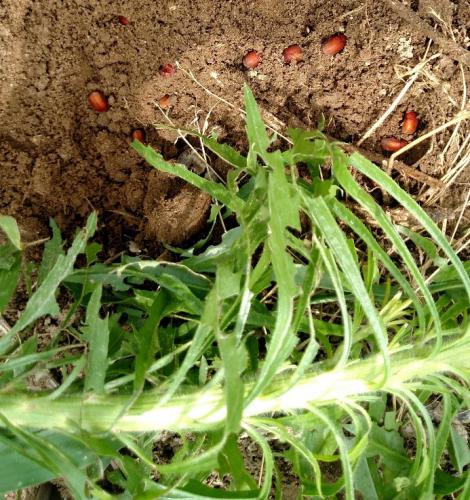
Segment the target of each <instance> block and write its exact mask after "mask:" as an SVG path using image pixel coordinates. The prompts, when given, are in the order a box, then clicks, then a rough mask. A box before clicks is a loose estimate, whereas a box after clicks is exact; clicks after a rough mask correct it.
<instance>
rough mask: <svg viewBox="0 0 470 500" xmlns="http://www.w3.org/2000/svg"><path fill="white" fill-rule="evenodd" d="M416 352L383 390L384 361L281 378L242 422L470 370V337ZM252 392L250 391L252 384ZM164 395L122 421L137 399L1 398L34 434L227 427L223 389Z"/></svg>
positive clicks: (397, 361) (399, 357)
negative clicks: (428, 352)
mask: <svg viewBox="0 0 470 500" xmlns="http://www.w3.org/2000/svg"><path fill="white" fill-rule="evenodd" d="M417 349H418V348H417V346H414V345H409V346H406V347H404V348H401V349H400V351H396V352H393V353H392V354H391V366H392V369H391V376H390V378H389V379H388V380H387V381H386V383H385V384H384V385H382V386H378V385H377V381H379V380H381V379H382V373H383V358H382V356H374V357H371V358H369V359H366V360H359V361H355V362H352V363H349V364H348V365H347V366H346V367H344V368H342V369H334V370H331V371H329V372H324V373H320V374H315V373H310V374H307V375H304V376H303V377H302V378H301V379H300V380H298V381H297V383H296V384H295V385H294V386H293V387H290V386H289V379H288V378H286V377H285V376H284V377H283V378H278V379H275V381H274V382H273V385H272V388H271V390H270V391H269V392H268V391H265V392H264V393H262V394H261V395H260V396H259V397H258V398H256V399H255V400H254V401H252V402H251V403H249V405H248V406H247V407H246V408H245V410H244V414H243V416H244V418H248V417H251V416H256V415H262V414H269V413H273V412H290V411H296V410H304V409H306V408H307V407H308V406H312V405H314V406H324V405H329V404H332V403H334V402H337V401H345V400H348V399H354V398H356V397H358V396H361V395H365V394H371V393H377V392H379V391H380V392H387V391H390V390H395V389H403V388H405V387H406V386H407V385H408V384H409V383H412V382H415V381H417V380H420V379H425V378H426V377H429V376H430V375H433V374H437V373H454V374H457V375H459V376H461V374H462V373H465V374H468V372H469V370H470V338H469V337H468V335H467V336H465V337H464V338H462V339H460V340H458V341H456V342H453V343H450V344H447V345H446V346H445V347H444V348H443V349H442V350H441V351H440V352H439V353H438V354H436V355H433V356H427V357H422V358H420V357H416V356H417ZM467 379H468V378H467ZM246 389H247V391H249V389H250V387H249V384H247V387H246ZM161 396H162V395H161V394H159V393H155V392H147V393H145V394H143V395H142V396H141V398H140V399H139V400H138V401H137V402H136V403H135V404H134V406H133V407H132V408H131V409H130V410H129V411H128V412H127V414H126V415H124V416H123V417H122V418H121V419H120V420H118V421H117V422H115V419H116V417H117V416H118V414H119V412H120V411H121V409H122V408H123V407H124V406H125V405H126V404H127V401H128V399H129V397H130V396H123V395H107V396H100V397H98V396H95V395H89V396H86V395H85V396H82V395H73V396H64V397H61V398H57V399H54V400H51V399H49V398H48V397H47V396H33V395H30V394H24V393H23V394H8V395H1V396H0V408H1V412H2V414H3V415H4V416H5V417H6V418H7V419H8V420H10V421H11V422H12V423H14V424H16V425H18V426H26V427H29V428H32V429H44V428H56V429H62V430H66V431H74V430H75V429H76V428H77V425H79V426H80V427H82V428H84V429H86V430H88V431H93V432H103V431H109V430H112V431H114V432H119V431H125V432H149V431H158V430H171V431H175V432H182V431H196V430H203V429H205V428H212V429H213V428H214V427H216V426H217V425H219V424H222V423H223V422H224V419H225V415H226V411H225V402H224V391H223V389H221V388H216V389H212V390H209V391H207V390H206V391H199V392H196V393H188V394H182V395H180V396H177V397H175V398H173V399H172V400H171V401H170V402H168V403H165V404H164V405H160V404H159V400H160V398H161ZM113 423H114V426H113V428H112V429H110V426H111V425H113ZM1 425H3V424H1V423H0V426H1Z"/></svg>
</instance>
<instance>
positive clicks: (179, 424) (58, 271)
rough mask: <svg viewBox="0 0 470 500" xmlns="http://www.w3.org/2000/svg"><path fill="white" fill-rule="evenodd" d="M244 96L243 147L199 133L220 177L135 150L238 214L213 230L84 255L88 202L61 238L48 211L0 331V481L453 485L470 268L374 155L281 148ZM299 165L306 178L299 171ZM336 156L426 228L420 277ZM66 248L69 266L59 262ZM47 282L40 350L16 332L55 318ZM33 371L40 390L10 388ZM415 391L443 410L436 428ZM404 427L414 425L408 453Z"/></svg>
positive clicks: (81, 494)
mask: <svg viewBox="0 0 470 500" xmlns="http://www.w3.org/2000/svg"><path fill="white" fill-rule="evenodd" d="M245 102H246V113H247V115H246V131H247V137H248V142H249V150H248V154H247V155H246V156H244V155H241V154H240V153H239V152H237V151H235V150H234V149H232V148H231V147H229V146H227V145H224V144H219V143H218V142H217V141H216V140H215V139H214V138H211V137H200V139H201V140H202V142H203V144H204V146H205V147H206V148H207V149H209V150H211V151H212V152H213V153H215V154H216V155H218V156H219V157H220V158H222V159H223V160H225V161H226V162H227V163H228V164H230V165H231V166H232V170H231V171H230V173H229V174H228V177H227V182H226V185H222V184H218V183H215V182H213V181H211V180H209V179H205V178H203V177H200V176H198V175H196V174H194V173H193V172H191V171H188V170H187V169H186V168H185V167H184V166H182V165H179V164H170V163H167V162H166V161H164V159H163V158H162V157H161V155H159V154H158V153H156V152H155V151H154V150H153V149H152V148H151V147H148V146H144V145H142V144H140V143H138V142H134V143H133V147H134V148H135V149H136V150H137V151H138V152H139V153H140V154H141V155H142V156H143V157H144V158H145V159H146V160H147V161H148V163H149V164H150V165H152V166H153V167H155V168H158V169H160V170H163V171H165V172H170V173H172V174H175V175H177V176H179V177H181V178H182V179H184V180H186V181H187V182H190V183H191V184H193V185H195V186H197V187H199V188H200V189H203V190H205V191H207V192H208V193H209V194H210V195H211V196H212V197H213V198H214V199H215V200H217V202H218V205H216V206H214V213H213V214H212V215H213V216H215V215H214V214H215V211H216V210H220V215H221V216H222V217H224V218H226V219H227V220H228V219H229V218H230V219H232V220H236V225H235V227H233V228H232V229H230V230H228V231H227V232H226V233H225V234H224V236H223V238H222V241H221V242H220V243H218V244H216V245H213V246H209V247H207V248H205V249H204V248H203V249H202V250H196V249H193V250H190V251H185V252H183V254H182V258H181V261H180V262H178V263H171V262H162V261H144V260H139V259H137V258H133V257H127V256H125V257H123V258H122V261H121V262H119V263H116V264H103V263H100V262H98V260H97V255H98V253H99V250H100V248H99V247H98V246H97V245H96V244H94V243H91V244H87V241H88V239H89V238H90V237H92V235H93V232H94V230H95V227H96V216H95V215H92V216H90V218H89V220H88V223H87V226H86V228H85V229H84V230H82V231H81V232H80V233H78V235H77V236H76V238H75V240H74V242H73V244H72V246H71V247H70V249H69V250H68V252H67V253H64V250H63V242H62V239H61V236H60V233H59V231H58V229H57V227H56V226H55V224H53V223H52V228H53V237H52V239H51V240H50V241H49V242H48V243H47V244H46V246H45V251H44V257H43V261H42V263H41V265H40V267H39V269H38V273H37V274H38V280H37V284H36V287H35V289H34V292H32V294H31V296H30V298H29V301H28V303H27V305H26V307H25V309H24V311H23V313H22V315H21V316H20V318H19V319H18V321H17V322H16V324H14V325H13V326H12V327H11V330H10V331H9V332H8V333H6V334H5V335H3V337H2V338H1V339H0V355H1V356H2V359H3V364H2V365H0V429H1V430H0V451H1V452H3V453H0V465H1V469H2V472H3V473H2V476H1V477H0V491H8V490H10V489H16V488H19V487H22V486H25V485H28V484H34V483H38V482H41V481H46V480H48V479H50V478H53V477H57V476H62V477H63V478H65V480H66V482H67V484H68V486H69V488H70V489H71V491H72V492H73V495H74V496H75V497H76V498H86V497H87V496H94V497H97V498H107V497H109V496H110V495H111V493H110V492H113V493H114V494H119V495H121V496H123V497H135V498H155V497H157V496H162V497H164V498H267V497H268V495H269V494H270V491H271V490H272V488H274V489H275V490H276V496H277V497H280V494H281V493H280V490H281V486H280V485H281V483H282V477H281V475H282V472H281V470H280V468H279V466H278V463H277V462H276V459H277V458H278V457H283V458H284V459H285V460H287V461H289V462H290V463H291V467H292V470H293V471H294V472H295V474H296V475H297V476H298V478H299V496H301V495H304V496H311V497H313V498H319V497H334V496H335V495H337V494H338V493H339V492H343V493H344V496H345V497H346V498H349V499H351V498H355V496H356V494H357V492H360V493H361V494H362V496H363V497H364V498H367V499H369V498H370V499H372V498H384V499H388V498H431V497H434V496H436V497H439V496H443V495H447V494H452V493H460V494H461V497H462V498H467V496H466V495H468V492H469V489H470V479H468V474H467V473H465V472H464V470H465V468H466V467H467V464H468V463H469V461H470V460H469V451H468V447H467V446H466V443H465V442H464V440H463V439H462V437H461V436H460V435H459V434H458V433H457V432H455V430H454V428H453V427H452V421H453V419H454V417H455V415H456V414H457V412H458V411H459V410H460V409H461V408H462V407H465V405H468V399H469V397H468V396H469V394H468V388H467V384H468V375H469V369H470V328H469V320H468V315H469V311H470V304H469V300H468V298H469V296H470V279H469V268H470V266H469V265H468V264H469V263H463V262H461V261H460V260H459V258H458V257H457V256H456V254H455V253H454V251H453V250H452V248H451V246H450V245H449V243H448V242H447V240H446V238H445V237H444V235H443V234H442V233H441V232H440V230H439V229H438V228H437V227H436V225H435V224H434V222H433V221H432V220H431V219H430V218H429V217H428V216H427V215H426V213H425V212H424V211H423V210H422V209H421V208H420V207H419V206H418V205H417V204H416V203H415V202H414V201H413V199H412V198H411V197H410V196H409V195H407V194H406V193H405V192H404V191H403V190H402V189H400V188H399V186H398V185H397V184H396V183H395V182H394V181H393V180H392V179H391V178H389V177H388V176H387V175H386V174H385V173H384V172H382V171H381V170H380V169H379V168H378V167H376V166H375V165H373V164H372V163H370V162H369V161H368V160H366V159H365V158H363V157H362V156H361V155H359V154H357V153H355V154H352V155H351V156H348V155H346V154H345V153H344V152H343V150H342V149H341V144H337V143H332V142H329V141H327V140H326V139H325V137H324V135H323V134H322V133H321V131H313V132H309V131H304V130H299V129H292V130H289V131H288V135H289V139H290V141H291V145H290V146H289V147H286V149H285V150H282V151H281V150H280V149H279V148H276V147H275V146H276V140H277V138H276V137H275V136H271V137H270V136H269V135H268V134H267V132H266V129H265V126H264V124H263V122H262V120H261V117H260V114H259V112H258V109H257V106H256V103H255V101H254V98H253V95H252V93H251V91H250V90H249V89H248V88H246V89H245ZM196 135H197V134H196ZM300 164H302V165H303V166H305V168H307V169H308V172H309V175H308V176H304V177H303V178H301V177H299V176H298V175H297V166H298V165H300ZM327 164H328V165H331V169H330V172H331V175H330V176H329V178H325V173H324V167H325V165H327ZM350 166H351V167H352V170H353V171H355V172H358V173H360V174H361V175H362V176H364V177H365V178H369V179H371V180H372V181H373V182H374V183H375V184H377V185H378V186H380V188H381V189H383V190H384V191H386V192H388V193H389V194H390V195H391V196H392V197H393V198H394V199H395V200H396V201H397V202H398V203H400V204H401V205H402V206H403V207H405V208H406V209H407V210H408V211H409V212H410V213H411V214H412V215H413V216H414V218H415V219H416V220H417V221H418V222H419V223H420V224H421V225H422V227H423V228H424V229H425V230H426V232H427V233H428V236H429V238H426V237H423V236H422V235H417V234H415V233H412V232H410V231H408V233H407V235H408V237H409V238H411V239H412V241H413V243H414V244H416V245H417V246H419V247H420V249H421V250H422V251H424V252H425V253H426V254H427V255H429V259H431V260H432V262H433V263H434V266H435V267H434V268H430V267H429V266H428V267H427V268H428V269H431V270H432V271H434V272H433V274H430V275H429V276H427V277H426V276H424V275H423V273H422V272H421V270H420V268H419V267H418V265H417V263H416V261H415V258H414V256H413V254H412V252H411V251H410V250H409V248H408V246H407V244H406V242H405V240H404V239H403V237H402V236H401V235H400V233H399V232H398V230H397V228H396V226H395V225H394V224H393V223H392V222H391V221H390V220H389V218H388V217H387V215H386V213H385V212H384V211H383V209H382V208H381V207H380V206H379V205H378V204H377V203H376V202H375V201H374V199H373V198H372V197H371V196H370V195H369V194H368V193H367V192H366V191H365V190H364V189H363V188H362V187H361V186H360V184H359V183H358V181H357V180H356V179H355V176H354V175H353V174H352V173H351V172H350ZM346 196H347V197H348V198H349V199H352V200H354V201H355V202H356V203H357V204H358V205H359V206H361V207H362V208H364V209H365V210H367V212H368V213H369V214H370V216H372V217H373V218H374V220H375V221H376V223H377V225H378V226H379V228H380V234H379V233H377V234H374V233H373V232H372V231H371V230H370V229H369V228H368V227H367V226H366V225H365V224H364V222H362V221H361V220H360V219H359V217H358V216H356V215H355V214H354V213H353V211H352V210H351V209H350V207H349V205H347V204H345V203H344V202H343V200H344V198H345V197H346ZM221 206H222V208H221ZM301 214H303V215H302V217H305V218H306V219H308V226H309V227H308V228H304V229H305V230H302V225H301V217H300V216H301ZM304 222H305V221H304ZM0 224H1V227H2V228H3V229H5V230H6V233H7V235H8V236H9V237H10V240H11V243H10V244H7V245H6V246H4V247H2V249H3V250H2V252H3V253H2V254H0V263H1V264H2V267H1V268H0V273H2V274H0V281H1V280H3V281H2V283H3V282H5V283H7V284H8V286H7V287H6V288H5V290H7V292H6V293H5V292H4V293H3V296H2V297H3V298H2V299H1V300H0V311H1V310H2V309H4V308H5V306H6V304H7V303H8V300H9V298H10V297H11V295H12V293H13V292H14V288H15V286H16V282H17V279H18V274H19V272H20V271H19V269H20V268H21V265H18V262H19V261H20V262H21V259H20V260H19V261H18V258H19V255H21V248H22V247H21V243H20V241H19V236H18V235H19V233H18V232H17V229H15V225H14V222H12V220H10V219H3V222H2V220H0ZM379 237H380V238H382V239H379ZM385 241H388V243H387V244H391V245H392V247H391V248H393V250H394V256H393V258H392V257H391V256H390V252H388V251H387V250H386V248H385V243H384V242H385ZM80 254H85V257H86V265H81V266H76V265H75V261H76V258H77V256H78V255H80ZM74 266H75V267H74ZM59 287H61V288H59ZM59 289H61V290H63V289H67V290H68V293H69V294H70V295H71V297H72V305H71V307H70V308H69V310H68V312H67V314H65V315H62V316H61V317H60V320H59V321H58V324H57V328H56V331H55V332H54V334H53V335H52V337H51V340H50V343H49V345H47V346H45V347H44V346H43V347H42V348H41V349H40V350H39V349H38V345H37V339H36V337H35V336H34V335H31V328H32V327H33V326H34V325H36V324H37V321H38V319H39V318H41V317H43V316H45V315H52V316H56V315H57V313H58V312H59V308H58V305H57V302H56V294H57V292H58V290H59ZM80 311H86V312H85V313H84V317H82V318H81V319H80V317H79V318H78V319H77V318H76V315H77V314H78V313H79V312H80ZM65 335H68V336H69V337H73V338H74V339H75V341H74V342H64V341H63V338H64V336H65ZM51 370H53V371H54V372H55V373H58V374H60V377H59V378H60V379H61V380H60V382H61V383H60V385H58V387H57V388H55V389H54V390H51V391H41V392H33V391H31V390H29V389H28V387H29V383H30V380H31V377H32V376H34V374H35V373H37V372H39V371H42V372H44V371H51ZM430 403H439V405H440V409H441V414H440V418H439V420H440V421H439V422H438V423H435V422H433V421H432V419H431V417H430V415H429V412H428V405H429V404H430ZM404 426H411V429H412V430H413V440H414V441H413V443H412V444H409V445H408V446H405V442H404V439H403V437H402V433H401V431H402V428H403V427H404ZM162 431H173V432H176V433H179V436H180V440H181V446H180V448H179V449H178V450H177V452H176V454H175V456H174V457H173V460H172V461H171V462H170V463H159V462H158V461H157V462H156V461H155V458H156V457H155V456H154V453H153V447H154V443H155V442H158V440H159V439H161V432H162ZM241 434H243V436H247V437H248V438H249V439H250V440H252V441H254V442H256V443H257V445H258V446H259V448H260V450H261V451H262V454H263V464H262V469H261V471H260V474H261V476H260V479H259V481H258V480H256V479H255V478H253V477H252V475H251V474H249V473H248V471H247V470H246V466H245V464H244V459H243V456H242V453H241V451H240V449H239V446H238V439H239V437H240V435H241ZM279 442H281V443H284V446H278V443H279ZM445 452H448V459H447V458H446V460H447V462H446V461H445V460H444V454H445ZM12 457H13V458H12ZM446 457H447V455H446ZM157 458H158V457H157ZM444 465H445V467H444ZM329 466H330V467H333V468H334V470H335V474H334V479H331V478H330V479H327V477H326V475H325V473H324V472H325V470H326V468H327V467H329ZM214 470H218V471H219V473H220V474H229V475H230V476H229V477H230V484H229V485H228V487H227V488H226V489H225V490H217V489H211V488H209V487H208V486H207V485H206V482H205V481H206V479H207V477H208V475H209V473H210V472H211V471H214ZM103 479H104V481H105V482H103Z"/></svg>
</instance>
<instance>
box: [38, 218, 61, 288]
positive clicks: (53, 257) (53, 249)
mask: <svg viewBox="0 0 470 500" xmlns="http://www.w3.org/2000/svg"><path fill="white" fill-rule="evenodd" d="M49 225H50V227H51V229H52V238H51V239H50V240H49V241H47V242H46V244H45V245H44V252H43V254H42V260H41V265H40V267H39V274H38V284H39V285H40V284H41V283H42V282H43V281H44V279H45V278H46V276H47V275H48V274H49V272H50V271H51V270H52V268H53V267H54V264H55V263H56V261H57V258H58V257H59V256H60V255H62V256H63V255H64V251H63V248H62V246H63V241H62V236H61V234H60V229H59V227H58V226H57V224H56V223H55V222H54V220H52V219H51V220H50V221H49Z"/></svg>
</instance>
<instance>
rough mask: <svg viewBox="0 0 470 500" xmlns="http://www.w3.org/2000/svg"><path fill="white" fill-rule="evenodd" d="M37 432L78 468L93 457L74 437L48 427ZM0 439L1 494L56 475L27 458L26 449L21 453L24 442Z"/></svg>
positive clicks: (32, 484)
mask: <svg viewBox="0 0 470 500" xmlns="http://www.w3.org/2000/svg"><path fill="white" fill-rule="evenodd" d="M37 435H38V437H40V438H41V439H43V440H45V441H47V442H49V443H51V444H52V445H53V446H54V447H55V448H56V449H60V450H63V452H64V453H65V454H66V455H67V456H68V457H69V459H70V460H71V461H73V462H74V463H75V464H77V465H78V466H80V467H81V468H85V467H87V466H88V465H91V464H92V463H93V462H94V461H95V460H96V456H95V454H94V453H92V452H90V450H89V449H88V448H86V447H85V446H83V445H82V444H81V443H80V442H79V441H78V440H77V439H75V438H74V437H71V436H68V435H66V434H62V433H59V432H56V431H51V430H47V431H41V432H39V433H38V434H37ZM1 441H2V442H1V443H0V468H1V470H2V473H1V474H0V494H6V493H8V492H10V491H16V490H18V489H22V488H27V487H29V486H34V485H36V484H41V483H44V482H46V481H50V480H51V479H54V478H56V477H57V474H56V473H55V472H54V471H52V470H50V469H48V468H47V467H46V466H45V465H43V464H42V463H38V462H37V461H36V460H34V459H32V458H28V455H27V453H24V454H23V445H22V444H21V443H20V442H18V441H17V440H15V438H10V439H2V440H1ZM25 451H27V450H25Z"/></svg>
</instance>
